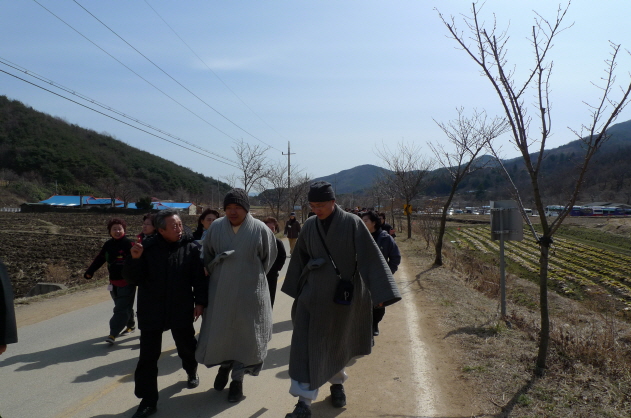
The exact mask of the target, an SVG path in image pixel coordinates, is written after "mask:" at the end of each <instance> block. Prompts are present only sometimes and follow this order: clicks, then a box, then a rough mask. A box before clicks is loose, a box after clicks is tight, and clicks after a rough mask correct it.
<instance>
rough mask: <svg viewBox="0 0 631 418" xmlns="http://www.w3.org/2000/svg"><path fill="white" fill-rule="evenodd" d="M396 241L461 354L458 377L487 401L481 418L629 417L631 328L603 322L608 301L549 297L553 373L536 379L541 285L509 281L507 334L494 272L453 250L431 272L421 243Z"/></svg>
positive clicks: (472, 256)
mask: <svg viewBox="0 0 631 418" xmlns="http://www.w3.org/2000/svg"><path fill="white" fill-rule="evenodd" d="M398 241H399V242H398V243H399V245H400V247H401V249H402V251H403V252H404V253H405V254H406V256H407V259H408V260H409V263H410V267H412V268H415V269H416V270H417V271H418V272H421V273H419V277H418V280H419V283H420V285H421V286H422V289H423V292H424V294H425V298H426V299H427V301H426V302H427V303H430V304H435V305H436V306H440V307H441V310H440V311H441V312H442V321H441V324H442V327H443V331H444V333H445V335H446V337H445V338H449V339H450V340H451V341H452V343H453V344H452V346H453V347H454V349H455V350H459V351H460V356H459V358H461V359H462V366H461V367H462V378H463V379H465V380H466V381H468V382H470V383H471V387H472V389H473V390H474V391H476V392H477V396H476V397H477V398H478V399H480V402H481V406H480V408H481V410H480V414H479V415H477V416H480V417H481V416H488V417H509V416H510V417H629V416H631V326H630V325H629V323H627V322H624V321H621V320H620V319H619V318H616V317H615V316H614V315H613V314H609V313H606V312H605V313H601V311H602V306H603V304H604V303H606V301H603V300H592V301H590V302H588V303H579V302H576V301H573V300H569V299H567V298H564V297H561V296H559V295H556V294H554V293H551V294H550V306H551V309H550V313H551V318H552V331H551V340H552V341H551V344H550V349H549V355H548V368H547V371H546V375H545V376H544V377H543V378H536V377H534V375H533V372H532V371H533V368H534V364H535V358H536V355H537V341H538V332H539V313H538V309H537V304H538V287H537V285H536V284H533V283H532V282H529V281H527V280H521V279H520V278H518V277H516V276H512V275H509V276H508V277H507V289H508V301H507V302H508V312H509V317H508V320H509V323H508V325H507V324H506V323H505V322H504V321H502V320H501V318H500V317H499V298H498V293H499V284H498V276H499V273H498V269H497V267H496V266H495V265H492V264H489V263H488V262H485V261H483V260H480V259H478V258H477V257H476V256H475V254H471V253H469V252H467V251H463V250H456V249H454V248H453V247H451V245H448V244H447V245H446V248H445V254H444V259H445V261H446V263H445V265H444V266H443V267H440V268H432V269H429V268H428V266H430V265H431V262H432V260H433V255H432V254H430V253H428V252H427V251H426V250H425V249H424V247H425V243H424V242H422V240H414V239H413V240H405V241H404V240H398ZM595 306H597V307H598V308H599V310H598V312H597V311H595V310H594V309H593V307H595ZM605 311H606V310H605Z"/></svg>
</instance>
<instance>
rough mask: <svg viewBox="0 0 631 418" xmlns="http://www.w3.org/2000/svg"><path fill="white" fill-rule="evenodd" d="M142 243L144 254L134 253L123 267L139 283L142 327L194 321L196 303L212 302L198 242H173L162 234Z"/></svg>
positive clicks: (168, 326)
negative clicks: (209, 298) (134, 255)
mask: <svg viewBox="0 0 631 418" xmlns="http://www.w3.org/2000/svg"><path fill="white" fill-rule="evenodd" d="M142 245H143V248H144V251H143V253H142V256H141V257H140V258H138V259H133V258H131V256H130V257H129V258H128V259H127V261H126V262H125V266H124V267H123V277H124V278H125V279H127V281H128V282H129V283H130V284H137V285H138V304H137V308H136V310H137V312H138V327H139V328H140V329H141V330H167V329H171V328H182V327H184V326H186V325H188V324H190V323H191V322H192V321H193V309H194V308H195V305H203V306H207V305H208V279H207V277H206V276H205V275H204V268H203V266H202V261H201V259H200V255H199V248H198V246H197V245H196V244H195V243H193V242H190V239H186V238H184V239H181V240H180V241H178V242H173V243H170V242H167V241H166V240H165V239H164V238H162V235H160V234H156V236H155V237H149V238H147V240H146V241H145V242H143V243H142Z"/></svg>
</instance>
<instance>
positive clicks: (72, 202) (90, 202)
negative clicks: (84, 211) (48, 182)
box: [35, 195, 197, 215]
mask: <svg viewBox="0 0 631 418" xmlns="http://www.w3.org/2000/svg"><path fill="white" fill-rule="evenodd" d="M152 200H153V199H152ZM35 205H47V206H54V207H68V208H78V207H81V206H83V207H84V208H95V207H98V208H109V207H112V199H110V198H100V197H94V196H69V195H53V196H51V197H49V198H48V199H46V200H42V201H40V202H38V203H36V204H35ZM151 205H152V206H153V210H164V209H175V210H178V211H181V212H185V213H186V214H188V215H196V214H197V206H195V204H194V203H190V202H183V203H180V202H171V201H159V200H157V199H156V200H155V201H153V202H151ZM114 207H116V208H124V207H125V202H123V201H122V200H119V199H114ZM127 208H128V209H137V208H136V203H128V204H127Z"/></svg>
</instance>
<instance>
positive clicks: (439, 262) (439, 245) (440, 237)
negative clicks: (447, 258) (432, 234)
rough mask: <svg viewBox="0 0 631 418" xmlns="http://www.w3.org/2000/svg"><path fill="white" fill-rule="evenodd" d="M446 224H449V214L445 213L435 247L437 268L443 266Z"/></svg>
mask: <svg viewBox="0 0 631 418" xmlns="http://www.w3.org/2000/svg"><path fill="white" fill-rule="evenodd" d="M446 223H447V212H446V211H443V214H442V216H441V217H440V228H439V229H438V236H437V237H436V245H435V246H434V249H435V250H436V257H435V258H434V265H435V266H442V265H443V237H444V236H445V224H446Z"/></svg>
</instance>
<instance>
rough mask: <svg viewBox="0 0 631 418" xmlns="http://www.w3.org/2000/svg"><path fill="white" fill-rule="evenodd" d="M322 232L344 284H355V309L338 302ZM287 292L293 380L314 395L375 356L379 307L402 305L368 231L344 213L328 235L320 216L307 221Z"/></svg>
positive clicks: (338, 213)
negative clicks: (350, 366) (353, 363)
mask: <svg viewBox="0 0 631 418" xmlns="http://www.w3.org/2000/svg"><path fill="white" fill-rule="evenodd" d="M316 228H318V229H320V231H321V233H322V236H323V238H324V240H325V242H326V245H327V247H328V248H329V251H330V252H331V255H332V257H333V261H334V262H335V264H336V265H337V267H338V269H339V270H340V272H341V274H342V278H343V279H345V280H349V279H351V278H352V281H353V284H354V286H355V289H354V295H353V300H352V302H351V304H350V305H349V306H345V305H340V304H337V303H335V302H333V297H334V294H335V289H336V287H337V282H338V280H339V279H338V278H337V275H336V273H335V269H334V267H333V265H332V264H331V261H330V260H329V257H328V255H327V253H326V250H325V249H324V246H323V245H322V241H321V240H320V237H319V235H318V230H317V229H316ZM322 263H323V264H322ZM318 265H320V266H319V267H318ZM354 273H355V274H354ZM353 274H354V276H353ZM281 290H282V291H283V292H285V293H286V294H288V295H289V296H291V297H293V298H295V299H296V300H295V301H294V310H293V311H292V321H293V324H294V331H293V335H292V339H291V350H290V355H289V376H290V377H291V378H292V379H294V380H296V381H298V382H302V383H309V385H310V386H309V388H310V389H311V390H315V389H317V388H319V387H320V386H322V385H323V384H324V383H325V382H326V381H327V380H329V379H330V378H331V377H332V376H333V375H334V374H336V373H337V372H339V371H340V370H342V369H343V368H344V367H346V364H347V363H348V362H349V361H350V360H351V359H352V358H353V357H356V356H361V355H367V354H370V351H371V347H372V308H373V306H374V305H377V304H379V303H384V304H385V305H389V304H392V303H395V302H397V301H399V300H400V299H401V296H400V295H399V291H398V289H397V286H396V284H395V282H394V278H393V277H392V274H391V273H390V268H389V267H388V264H387V263H386V261H385V260H384V258H383V255H382V254H381V251H379V248H378V247H377V245H376V244H375V241H374V240H373V239H372V236H371V235H370V232H368V229H367V228H366V225H364V223H363V221H362V220H361V219H360V218H359V217H357V216H355V215H353V214H349V213H346V212H344V211H343V210H342V209H341V208H339V207H337V208H336V214H335V216H334V218H333V220H332V223H331V225H330V227H329V230H328V233H327V234H324V231H323V230H322V227H321V225H320V222H319V221H318V219H317V217H316V216H312V217H311V218H309V219H307V221H305V224H304V226H303V228H302V231H301V232H300V235H299V236H298V241H297V243H296V248H295V249H294V253H293V254H292V256H291V261H290V263H289V268H288V270H287V275H286V277H285V281H284V283H283V287H282V289H281Z"/></svg>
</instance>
